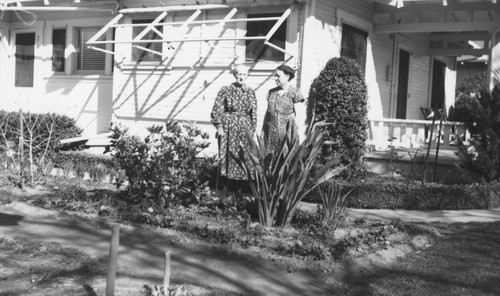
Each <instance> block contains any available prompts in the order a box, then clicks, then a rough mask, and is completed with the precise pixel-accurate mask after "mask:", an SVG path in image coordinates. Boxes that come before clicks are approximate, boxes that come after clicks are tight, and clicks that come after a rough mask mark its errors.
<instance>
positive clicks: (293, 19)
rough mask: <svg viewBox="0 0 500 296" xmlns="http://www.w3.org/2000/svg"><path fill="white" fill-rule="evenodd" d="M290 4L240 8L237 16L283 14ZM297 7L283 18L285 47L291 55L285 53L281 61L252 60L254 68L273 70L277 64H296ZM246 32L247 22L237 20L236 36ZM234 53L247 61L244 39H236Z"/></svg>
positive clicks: (297, 43)
mask: <svg viewBox="0 0 500 296" xmlns="http://www.w3.org/2000/svg"><path fill="white" fill-rule="evenodd" d="M288 8H290V6H288V5H278V6H258V7H252V8H247V9H242V10H241V12H240V13H239V16H238V18H246V17H248V16H249V15H252V14H264V13H276V14H281V15H282V14H283V13H284V12H285V11H286V10H287V9H288ZM298 10H299V9H298V7H297V6H295V7H293V8H292V10H291V13H290V15H289V16H288V17H287V19H286V20H285V23H286V33H285V34H286V38H285V47H284V50H285V51H286V52H289V53H291V54H292V55H293V56H289V55H288V54H285V57H284V60H283V61H265V60H257V61H252V63H253V66H252V67H253V69H254V70H274V69H275V68H276V67H277V66H279V65H281V64H283V63H286V64H288V65H291V66H297V61H298V58H299V40H298V35H299V33H300V32H299V29H298V18H299V13H298ZM246 33H247V22H239V23H238V26H237V32H236V34H237V35H238V36H243V35H245V34H246ZM235 53H236V55H237V56H239V57H242V61H247V58H246V42H245V41H244V40H242V41H238V42H237V44H236V52H235Z"/></svg>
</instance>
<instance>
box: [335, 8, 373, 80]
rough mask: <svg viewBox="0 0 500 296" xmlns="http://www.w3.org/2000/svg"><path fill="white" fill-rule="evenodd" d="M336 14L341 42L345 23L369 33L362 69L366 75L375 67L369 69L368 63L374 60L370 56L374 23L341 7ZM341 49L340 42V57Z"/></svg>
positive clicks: (338, 54)
mask: <svg viewBox="0 0 500 296" xmlns="http://www.w3.org/2000/svg"><path fill="white" fill-rule="evenodd" d="M336 16H337V28H338V40H340V41H341V43H342V28H343V25H344V24H345V25H348V26H351V27H354V28H357V29H359V30H361V31H364V32H366V33H368V35H367V37H366V56H365V68H364V69H361V70H362V71H363V73H364V75H365V77H366V75H367V72H369V71H372V70H373V69H367V67H368V63H372V62H373V61H371V57H370V56H369V55H370V54H372V52H371V38H370V36H371V34H372V32H373V24H372V23H371V22H369V21H367V20H364V19H362V18H360V17H358V16H355V15H352V14H350V13H348V12H345V11H343V10H341V9H337V12H336ZM341 51H342V44H339V47H338V52H337V56H338V57H340V53H341ZM371 66H372V65H371V64H370V67H371Z"/></svg>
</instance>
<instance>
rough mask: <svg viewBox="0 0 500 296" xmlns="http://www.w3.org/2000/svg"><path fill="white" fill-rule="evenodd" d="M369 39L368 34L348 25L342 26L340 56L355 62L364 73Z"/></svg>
mask: <svg viewBox="0 0 500 296" xmlns="http://www.w3.org/2000/svg"><path fill="white" fill-rule="evenodd" d="M367 38H368V33H367V32H365V31H363V30H360V29H358V28H355V27H352V26H349V25H346V24H343V25H342V45H341V50H340V56H343V57H348V58H351V59H353V60H355V61H356V62H357V63H358V65H359V66H360V67H361V71H363V72H364V71H365V64H366V43H367V42H366V39H367Z"/></svg>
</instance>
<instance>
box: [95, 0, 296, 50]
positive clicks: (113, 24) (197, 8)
mask: <svg viewBox="0 0 500 296" xmlns="http://www.w3.org/2000/svg"><path fill="white" fill-rule="evenodd" d="M293 8H294V5H292V6H290V7H289V8H288V9H286V10H285V11H284V12H283V14H282V15H281V16H276V17H260V18H239V19H235V18H233V17H234V15H236V13H237V12H238V9H237V8H234V7H230V6H228V5H218V4H206V5H186V6H167V7H149V8H128V9H121V10H120V11H119V14H118V15H116V16H115V17H114V18H113V19H112V20H111V21H110V22H108V23H107V24H106V25H105V26H104V27H102V29H101V30H99V31H98V32H97V33H96V34H95V35H94V36H93V37H92V38H90V39H89V41H87V45H88V46H89V48H92V49H94V50H98V51H102V52H105V53H108V54H114V52H113V51H111V50H107V49H103V48H99V47H96V45H102V44H117V43H125V44H127V43H128V44H132V46H133V47H135V48H138V49H141V50H144V51H147V52H150V53H152V54H155V55H160V56H162V57H163V58H169V57H170V56H169V55H168V54H166V53H163V52H160V51H155V50H153V49H150V48H146V47H144V46H142V44H145V43H148V44H150V43H166V44H168V45H171V44H172V43H177V42H206V43H207V44H209V46H210V47H212V48H214V47H215V45H214V44H211V43H213V42H219V41H230V42H237V41H244V40H262V41H263V42H264V44H265V45H267V46H269V47H272V48H273V49H275V50H278V51H280V52H283V53H284V54H287V55H289V56H290V57H293V56H294V55H293V54H292V53H290V52H288V51H286V50H285V49H284V48H281V47H279V46H277V45H275V44H273V43H271V42H270V39H271V38H272V37H273V35H274V34H275V33H276V31H277V30H278V28H279V27H280V26H281V25H282V24H283V23H284V22H285V20H286V19H287V18H288V16H289V15H290V13H291V11H292V9H293ZM210 9H230V11H229V12H228V13H227V15H226V16H225V17H224V18H222V19H217V20H197V18H198V16H199V15H200V14H201V13H202V11H204V10H210ZM172 11H173V12H177V11H193V12H192V14H191V15H190V16H189V18H188V19H187V20H185V21H183V22H162V20H163V19H165V17H166V16H167V14H168V13H169V12H172ZM132 13H134V14H137V13H159V15H158V16H157V17H156V18H155V19H154V20H153V21H151V22H150V23H145V24H119V21H120V20H121V19H122V18H123V16H124V15H125V14H132ZM258 21H275V24H274V26H273V27H272V28H271V29H270V30H269V31H268V33H267V34H266V35H265V36H236V37H220V36H219V34H220V32H222V30H223V28H224V26H225V25H226V24H228V23H234V22H258ZM204 24H217V26H218V28H219V30H218V31H216V32H215V33H214V32H211V34H209V35H206V36H203V37H199V38H189V37H186V36H185V35H186V31H187V28H188V27H189V26H195V25H204ZM158 26H172V27H177V28H176V30H172V32H169V34H166V33H164V32H161V31H160V30H158V29H157V27H158ZM118 27H144V29H143V30H142V31H141V32H140V33H139V34H138V35H137V36H136V37H134V38H131V39H125V40H99V39H100V38H101V37H103V36H104V35H105V34H106V32H107V31H108V30H110V29H112V28H118ZM150 32H153V33H154V34H156V35H157V36H159V37H160V39H144V37H145V36H147V35H148V33H150ZM200 58H203V57H200Z"/></svg>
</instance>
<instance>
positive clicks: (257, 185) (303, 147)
mask: <svg viewBox="0 0 500 296" xmlns="http://www.w3.org/2000/svg"><path fill="white" fill-rule="evenodd" d="M325 125H326V123H325V122H316V123H314V124H312V123H311V124H309V126H308V128H307V131H306V138H305V139H304V141H303V142H302V143H300V142H299V137H298V131H297V126H296V125H295V123H294V124H292V125H289V126H288V130H287V136H286V137H284V138H283V139H282V140H281V142H280V143H279V144H278V146H277V147H276V149H275V150H273V151H268V150H267V147H266V143H265V139H264V138H263V136H262V135H260V136H258V137H257V142H256V141H255V140H254V139H253V137H252V136H251V135H250V134H248V139H249V145H248V147H245V149H246V150H247V152H248V155H249V157H250V159H251V161H252V163H253V165H254V167H255V168H252V167H251V166H249V165H248V163H247V162H246V161H245V155H244V153H243V151H241V153H240V155H239V158H237V157H235V159H236V161H237V162H238V164H239V165H240V166H241V167H242V168H243V170H244V171H245V172H246V174H247V176H248V180H249V182H250V187H251V188H252V192H253V194H254V195H255V198H256V199H257V203H258V209H259V210H258V211H259V222H260V224H261V225H263V226H266V227H272V226H278V227H279V226H288V225H289V224H290V221H291V219H292V217H293V215H294V213H295V211H296V209H297V206H298V205H299V203H300V201H301V200H302V199H303V198H304V196H306V195H307V194H308V193H309V192H310V191H311V190H313V189H314V188H315V187H316V186H318V185H319V184H321V183H322V182H324V181H326V180H328V179H330V178H332V177H334V176H336V175H338V174H339V173H340V172H342V171H343V170H344V169H345V167H344V166H339V167H337V168H334V169H332V167H333V166H334V165H337V163H338V158H334V159H332V160H330V161H329V162H328V163H327V164H325V165H324V166H323V167H322V168H321V169H315V165H314V164H315V160H316V158H317V156H318V154H319V153H320V150H321V147H322V146H323V137H324V132H323V131H321V127H322V126H325ZM254 176H255V177H254Z"/></svg>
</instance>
